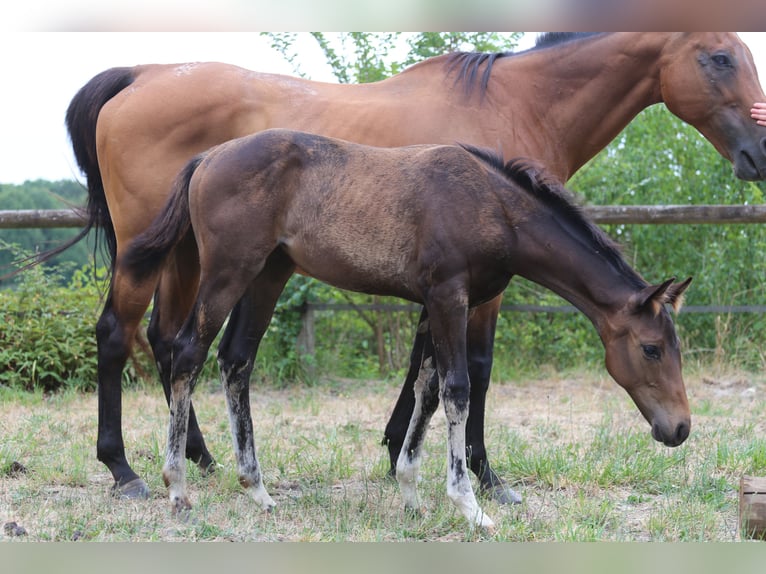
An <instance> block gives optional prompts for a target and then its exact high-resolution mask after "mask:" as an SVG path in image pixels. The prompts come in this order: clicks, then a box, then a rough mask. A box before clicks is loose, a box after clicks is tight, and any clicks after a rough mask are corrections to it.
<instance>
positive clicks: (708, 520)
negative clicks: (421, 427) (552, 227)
mask: <svg viewBox="0 0 766 574" xmlns="http://www.w3.org/2000/svg"><path fill="white" fill-rule="evenodd" d="M687 386H688V392H689V398H690V402H691V404H692V411H693V429H692V435H691V437H690V438H689V440H688V441H687V442H686V443H685V444H684V445H682V446H681V447H679V448H677V449H667V448H665V447H663V446H661V445H658V444H656V443H654V442H653V441H652V440H651V438H650V437H649V428H648V425H647V424H646V423H645V421H644V420H643V419H642V418H641V416H640V414H639V413H638V411H637V409H636V408H635V407H634V405H633V404H632V403H631V402H630V401H629V399H628V398H627V395H626V394H625V393H624V392H623V391H622V390H621V389H619V388H618V387H617V386H616V385H615V384H614V383H613V382H612V381H611V379H609V378H608V376H607V375H605V374H604V375H601V374H592V373H586V374H576V375H572V376H549V377H548V378H546V379H544V380H537V381H526V382H514V383H500V384H497V383H496V384H494V385H493V386H492V387H491V389H490V393H491V394H490V400H489V408H488V415H487V424H488V427H487V440H488V448H489V451H490V456H491V460H492V461H493V463H494V466H495V467H496V470H498V472H499V473H500V474H501V475H502V476H504V477H505V478H506V479H508V480H509V481H510V482H511V483H512V484H513V485H514V488H515V489H517V490H518V491H520V492H521V493H522V495H523V497H524V502H523V503H522V504H521V505H517V506H513V507H501V506H499V505H497V504H496V503H494V502H492V501H488V500H484V501H483V503H482V504H483V506H484V509H485V510H486V511H487V512H488V513H489V514H490V516H492V517H493V519H494V520H495V522H496V523H497V525H498V531H497V533H496V535H495V536H494V537H493V539H495V540H511V541H538V540H566V541H579V540H620V541H622V540H627V541H633V540H641V541H643V540H705V541H730V540H737V539H738V524H737V488H738V483H739V477H740V476H741V475H742V474H758V473H761V474H766V442H764V440H762V439H761V438H759V437H764V436H766V435H764V432H763V431H764V430H766V429H765V428H764V426H765V425H766V417H764V416H763V414H764V404H765V397H766V394H764V391H766V383H765V382H764V381H763V380H760V379H756V378H754V377H752V376H750V375H741V374H736V375H730V374H726V373H713V374H711V373H704V374H697V375H694V374H693V375H687ZM254 391H255V392H254V396H253V398H252V403H253V418H254V423H255V426H256V446H257V448H258V454H259V458H260V461H261V464H262V467H263V470H264V475H265V483H266V486H267V489H268V490H269V491H270V493H271V495H272V496H273V498H274V499H275V501H276V502H277V508H276V510H275V511H274V512H272V513H270V514H265V513H262V512H261V511H260V510H258V509H257V508H256V506H255V505H254V504H253V503H252V502H251V501H250V499H249V498H248V497H247V496H246V495H244V494H243V493H242V491H241V489H240V487H239V485H238V482H237V477H236V473H235V464H234V459H233V455H232V449H231V441H230V435H229V428H228V420H227V418H226V412H225V402H224V397H223V395H222V394H221V393H220V392H219V391H218V390H217V389H216V388H215V386H214V385H213V384H210V385H203V386H201V387H199V388H198V390H197V392H196V393H195V395H194V402H195V408H196V410H197V414H198V418H199V420H200V425H201V427H202V429H203V432H204V433H205V437H206V439H207V441H208V445H209V447H210V449H211V452H213V453H214V455H215V456H216V457H217V460H218V462H219V464H220V467H219V468H218V470H217V472H215V473H214V474H213V475H212V476H210V477H202V476H201V475H200V474H199V472H198V471H197V469H196V468H195V467H194V466H193V465H190V466H189V481H190V494H191V497H192V503H193V504H194V506H195V508H194V511H193V514H192V517H191V519H190V520H188V521H186V522H180V521H178V520H176V519H174V518H173V517H172V516H171V515H170V512H169V507H168V502H167V499H166V493H165V488H164V486H163V484H162V481H161V478H160V474H161V467H162V463H163V456H164V444H165V432H166V425H167V418H168V415H167V407H166V405H165V402H164V399H163V397H162V393H161V391H160V389H159V387H157V388H151V389H143V390H131V391H128V392H126V393H125V395H124V399H123V426H124V433H125V442H126V447H127V450H128V457H129V460H130V461H131V464H132V465H133V467H134V469H135V470H136V471H137V472H138V473H139V474H141V476H142V477H144V479H145V480H147V482H148V483H149V486H150V488H151V491H152V496H151V498H150V499H149V500H146V501H127V500H121V499H117V498H114V497H113V496H111V494H110V487H111V483H112V480H111V476H110V474H109V473H108V472H107V470H106V468H105V467H104V466H103V465H102V464H101V463H99V462H98V461H97V460H96V458H95V442H96V417H97V414H96V413H97V410H96V407H97V404H96V397H95V395H78V394H74V393H68V394H62V395H56V396H53V397H42V396H40V395H18V394H13V393H5V394H0V436H2V437H3V442H2V445H1V446H0V522H2V524H4V525H5V524H11V523H16V525H17V526H18V527H20V528H22V529H23V530H24V531H25V533H21V532H20V531H18V532H15V531H13V530H12V529H10V528H9V529H6V530H5V531H0V540H30V541H45V540H97V541H154V540H161V541H175V540H235V541H283V540H285V541H326V540H343V541H396V540H479V539H483V538H484V537H483V536H482V535H481V534H479V533H475V532H471V531H470V530H469V529H468V527H467V526H466V524H465V522H464V521H463V520H462V519H461V517H460V516H459V515H458V514H457V513H456V511H455V510H454V509H453V508H452V506H451V504H450V503H449V501H448V500H447V497H446V493H445V474H446V471H445V445H446V439H445V436H446V434H445V431H444V417H443V414H442V413H441V411H438V412H437V415H436V416H435V417H434V420H433V421H432V423H431V428H430V430H429V435H428V437H427V440H426V453H425V461H424V466H423V470H422V475H423V479H422V482H421V493H422V502H423V513H422V515H420V516H410V515H406V514H405V513H403V511H402V508H401V498H400V496H399V492H398V487H397V485H396V484H395V482H393V481H392V480H390V479H388V478H387V477H386V472H387V470H388V457H387V453H386V450H385V448H384V447H382V446H380V439H381V438H382V431H383V428H384V426H385V423H386V420H387V417H388V414H389V412H390V409H391V408H392V407H393V403H394V401H395V398H396V395H397V393H398V383H396V382H380V381H375V382H360V381H324V382H321V383H319V384H318V385H317V386H314V387H311V388H308V387H299V386H293V387H291V388H288V389H274V388H265V389H264V388H259V387H258V386H257V385H255V386H254ZM256 393H257V394H256ZM14 462H16V463H18V464H19V466H18V467H14V468H15V471H12V464H13V463H14ZM19 469H21V470H19Z"/></svg>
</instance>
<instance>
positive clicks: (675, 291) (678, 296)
mask: <svg viewBox="0 0 766 574" xmlns="http://www.w3.org/2000/svg"><path fill="white" fill-rule="evenodd" d="M691 282H692V278H691V277H688V278H687V279H686V281H684V282H683V283H674V284H673V285H671V286H670V287H668V289H667V290H666V291H665V298H666V300H665V303H667V304H668V305H670V306H672V307H673V311H675V312H676V313H678V311H679V310H680V309H681V305H683V304H684V291H686V288H687V287H688V286H689V284H690V283H691Z"/></svg>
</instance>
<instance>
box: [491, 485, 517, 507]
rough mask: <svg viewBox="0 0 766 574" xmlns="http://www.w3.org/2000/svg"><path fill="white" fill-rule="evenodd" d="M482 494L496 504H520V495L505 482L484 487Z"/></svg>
mask: <svg viewBox="0 0 766 574" xmlns="http://www.w3.org/2000/svg"><path fill="white" fill-rule="evenodd" d="M483 492H484V495H485V496H487V497H489V498H490V499H492V500H494V501H495V502H497V503H498V504H521V500H522V499H521V495H520V494H519V493H518V492H516V491H515V490H513V489H512V488H509V487H507V486H506V485H505V484H496V485H494V486H491V487H489V488H487V489H484V491H483Z"/></svg>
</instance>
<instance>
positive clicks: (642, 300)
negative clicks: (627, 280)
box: [628, 277, 676, 313]
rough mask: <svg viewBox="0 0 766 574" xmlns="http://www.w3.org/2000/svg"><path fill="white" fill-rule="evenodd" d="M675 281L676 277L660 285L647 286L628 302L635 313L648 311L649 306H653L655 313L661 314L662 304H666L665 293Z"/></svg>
mask: <svg viewBox="0 0 766 574" xmlns="http://www.w3.org/2000/svg"><path fill="white" fill-rule="evenodd" d="M675 280H676V278H675V277H671V278H670V279H668V280H667V281H664V282H662V283H660V284H659V285H647V286H646V287H644V288H643V289H641V291H639V292H638V293H635V294H633V295H632V296H631V298H630V301H629V302H628V304H629V305H630V307H631V310H632V311H633V312H635V313H639V312H641V311H643V310H644V309H646V307H647V305H652V309H653V310H654V312H655V313H657V312H659V310H660V307H661V306H662V303H664V302H665V301H664V299H665V293H666V292H667V290H668V289H669V288H670V286H671V285H672V284H673V281H675Z"/></svg>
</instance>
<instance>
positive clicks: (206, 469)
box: [197, 458, 218, 477]
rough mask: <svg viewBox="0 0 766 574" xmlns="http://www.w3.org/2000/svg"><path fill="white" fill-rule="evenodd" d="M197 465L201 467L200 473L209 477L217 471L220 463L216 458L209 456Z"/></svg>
mask: <svg viewBox="0 0 766 574" xmlns="http://www.w3.org/2000/svg"><path fill="white" fill-rule="evenodd" d="M197 467H198V468H199V473H200V475H202V476H205V477H207V476H210V475H211V474H213V473H214V472H215V469H216V468H217V467H218V463H217V462H216V461H215V460H214V459H212V458H208V459H207V460H200V461H199V462H197Z"/></svg>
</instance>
